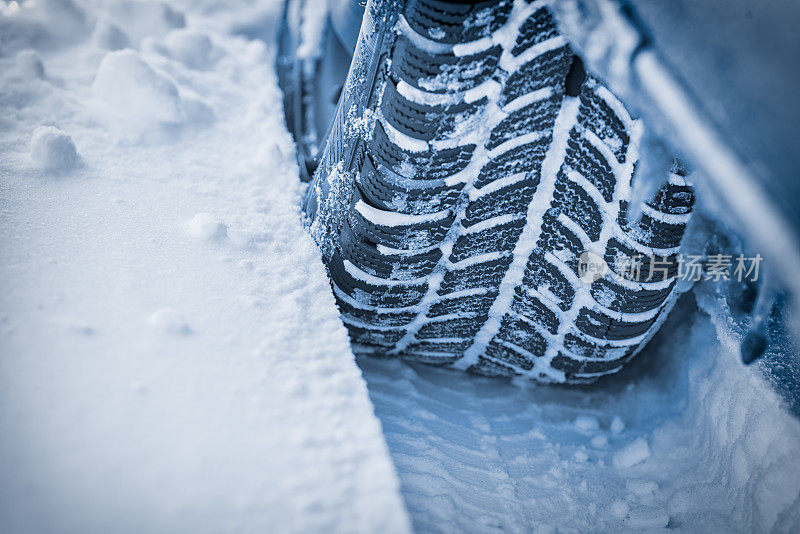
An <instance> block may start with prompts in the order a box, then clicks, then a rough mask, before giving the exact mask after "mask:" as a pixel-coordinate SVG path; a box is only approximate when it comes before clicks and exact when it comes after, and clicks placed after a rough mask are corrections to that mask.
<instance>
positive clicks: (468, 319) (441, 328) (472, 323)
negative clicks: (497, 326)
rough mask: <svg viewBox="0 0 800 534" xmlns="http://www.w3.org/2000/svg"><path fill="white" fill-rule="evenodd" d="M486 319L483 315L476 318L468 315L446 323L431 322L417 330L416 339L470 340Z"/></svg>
mask: <svg viewBox="0 0 800 534" xmlns="http://www.w3.org/2000/svg"><path fill="white" fill-rule="evenodd" d="M486 319H487V316H485V315H484V316H478V317H474V316H472V315H469V316H465V317H458V318H455V319H448V320H446V321H431V322H429V323H427V324H425V325H423V326H422V328H420V329H419V331H418V332H417V339H420V340H423V339H432V338H434V339H435V338H440V337H459V338H471V337H473V336H474V335H475V334H476V333H477V332H478V330H479V329H480V327H481V326H482V325H483V323H485V322H486Z"/></svg>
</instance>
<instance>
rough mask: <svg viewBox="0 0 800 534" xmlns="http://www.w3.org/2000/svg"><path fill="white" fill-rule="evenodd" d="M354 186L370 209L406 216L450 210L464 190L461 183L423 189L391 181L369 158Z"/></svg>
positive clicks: (420, 185)
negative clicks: (356, 186)
mask: <svg viewBox="0 0 800 534" xmlns="http://www.w3.org/2000/svg"><path fill="white" fill-rule="evenodd" d="M389 172H391V171H389ZM386 174H388V173H386ZM356 183H357V185H358V188H359V193H360V194H361V198H362V199H363V200H364V202H366V203H367V204H369V205H370V206H372V207H374V208H378V209H382V210H386V211H394V212H397V213H403V214H409V215H421V214H425V213H435V212H439V211H443V210H446V209H449V208H452V207H453V206H454V205H455V203H456V202H457V201H458V198H459V195H460V193H461V190H462V189H463V187H464V184H463V183H459V184H455V185H452V186H447V185H444V183H443V182H442V183H441V184H440V185H433V186H428V187H426V186H425V184H426V183H425V182H422V183H420V182H415V181H413V180H408V179H404V178H400V180H397V179H392V178H390V177H388V176H386V175H385V174H384V173H381V172H379V171H377V170H376V169H375V165H374V164H373V163H372V159H371V158H370V157H366V158H365V159H364V164H363V166H362V167H361V172H359V174H358V177H357V178H356Z"/></svg>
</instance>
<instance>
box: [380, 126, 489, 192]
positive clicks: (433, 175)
mask: <svg viewBox="0 0 800 534" xmlns="http://www.w3.org/2000/svg"><path fill="white" fill-rule="evenodd" d="M474 150H475V145H467V146H461V147H457V148H448V149H444V150H437V151H432V150H426V151H424V152H411V151H409V150H405V149H403V148H400V147H399V146H397V145H396V144H394V143H393V142H392V141H391V140H389V136H388V135H386V131H385V130H384V129H383V126H382V125H381V123H380V122H378V123H376V124H375V130H374V132H373V136H372V142H371V143H370V152H371V153H372V157H373V159H374V162H375V163H376V164H377V165H378V166H380V165H381V164H383V165H386V166H387V167H388V168H390V169H392V170H393V171H394V172H396V173H397V174H399V175H401V176H405V177H406V178H411V179H414V178H417V177H420V178H425V179H428V180H437V179H441V178H447V177H448V176H452V175H453V174H456V173H458V172H459V171H461V170H463V169H464V167H466V166H467V164H468V163H469V160H470V157H471V156H472V152H473V151H474Z"/></svg>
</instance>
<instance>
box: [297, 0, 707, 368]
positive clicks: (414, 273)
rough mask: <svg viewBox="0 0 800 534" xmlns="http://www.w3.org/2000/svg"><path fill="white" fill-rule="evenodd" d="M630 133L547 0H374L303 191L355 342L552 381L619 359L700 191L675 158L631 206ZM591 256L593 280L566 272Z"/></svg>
mask: <svg viewBox="0 0 800 534" xmlns="http://www.w3.org/2000/svg"><path fill="white" fill-rule="evenodd" d="M642 127H643V126H642V124H641V122H640V121H637V120H634V119H632V118H631V117H630V116H629V115H628V113H627V111H626V110H625V108H624V106H623V105H622V103H621V102H619V101H618V100H617V99H616V98H615V97H614V96H613V95H612V94H611V93H610V92H609V91H608V90H607V89H606V88H605V87H604V86H603V85H602V83H601V82H600V81H599V80H598V79H596V78H594V77H593V76H591V74H588V73H586V72H585V70H584V68H583V62H582V61H581V60H580V58H578V57H577V56H576V55H575V54H574V53H573V51H572V50H571V48H570V46H569V44H568V43H567V42H566V40H565V39H564V38H563V37H562V36H561V35H560V34H559V33H558V30H557V28H556V25H555V21H554V19H553V17H552V16H551V14H550V13H549V11H548V9H547V7H546V6H545V5H544V4H542V3H539V2H532V3H528V2H525V1H516V2H511V1H490V2H482V3H477V4H472V3H470V4H461V3H449V2H442V1H434V0H424V1H423V0H409V1H408V2H405V3H402V4H401V3H392V2H379V3H374V4H371V5H370V6H368V10H367V20H365V23H364V26H363V27H362V33H361V37H360V39H359V43H358V45H357V48H356V53H355V57H354V62H353V65H352V66H351V71H350V74H349V76H348V81H347V84H346V85H345V91H344V95H343V98H342V100H341V101H340V104H339V109H338V111H337V115H336V119H335V120H334V124H333V126H332V128H331V130H330V133H329V137H328V139H327V142H326V146H325V148H324V153H323V156H322V163H321V165H320V167H319V169H318V170H317V173H316V174H315V176H314V182H313V183H312V185H311V187H310V188H309V193H308V196H307V199H306V204H305V210H306V213H307V215H308V216H309V220H310V223H311V230H312V233H313V234H314V236H315V238H316V239H317V242H318V243H319V244H320V246H321V248H322V250H323V252H324V255H325V259H326V263H327V265H328V269H329V273H330V276H331V282H332V286H333V291H334V294H335V295H336V298H337V302H338V303H339V306H340V309H341V311H342V317H343V320H344V322H345V324H346V325H347V327H348V329H349V332H350V335H351V339H352V342H353V346H354V349H355V350H356V351H357V352H358V353H366V354H380V355H394V356H401V357H404V358H408V359H413V360H418V361H423V362H427V363H433V364H439V365H450V366H454V367H457V368H461V369H465V370H469V371H472V372H476V373H480V374H484V375H490V376H516V375H523V376H527V377H531V378H534V379H538V380H543V381H550V382H583V381H591V380H593V379H594V378H596V377H598V376H600V375H603V374H607V373H610V372H614V371H616V370H618V369H619V368H620V367H621V366H622V365H623V364H624V363H625V362H626V361H628V360H629V359H630V358H631V357H633V355H634V354H636V353H637V352H638V350H639V349H640V348H641V347H642V346H643V345H644V343H646V342H647V340H648V339H649V338H650V337H651V336H652V334H653V333H654V332H655V330H656V329H657V328H658V326H659V325H660V323H661V321H662V320H663V319H664V316H665V314H666V313H667V312H668V310H669V309H670V307H671V305H672V303H673V301H674V298H675V279H676V276H677V274H678V272H677V271H678V261H677V253H678V247H679V246H680V241H681V237H682V235H683V231H684V228H685V225H686V223H687V221H688V218H689V214H690V212H691V206H692V202H693V193H692V190H691V187H690V186H689V185H688V184H687V183H686V181H685V179H684V178H683V176H682V175H683V174H685V173H683V172H682V171H681V169H680V168H679V167H676V168H675V173H673V174H672V175H671V176H669V177H665V185H664V187H663V188H662V189H661V190H660V191H659V192H658V194H657V195H656V196H655V197H654V198H653V199H651V200H650V201H649V202H648V204H647V206H645V208H644V209H643V210H641V216H640V217H639V218H637V220H635V221H630V220H629V219H628V215H627V214H628V210H629V206H628V204H629V201H630V195H631V182H632V180H633V178H634V175H635V169H636V161H637V159H638V153H637V151H638V139H639V138H640V136H641V134H642ZM585 252H591V253H593V256H590V257H595V258H598V259H599V258H602V259H603V260H604V261H605V265H606V267H607V268H608V270H607V272H605V273H604V274H603V275H602V276H601V277H600V278H599V279H596V280H594V281H591V280H589V281H588V282H584V281H582V280H581V279H579V276H578V274H579V272H580V271H579V263H580V259H581V257H582V255H584V253H585ZM584 257H585V256H584ZM620 258H635V259H636V260H637V261H639V262H640V265H641V267H640V268H639V271H638V276H637V277H636V279H635V280H630V279H629V278H627V277H626V276H625V272H623V271H622V267H621V266H620V265H621V263H620V261H619V259H620ZM651 259H653V261H654V263H653V268H652V269H650V263H651ZM622 265H624V263H623V264H622Z"/></svg>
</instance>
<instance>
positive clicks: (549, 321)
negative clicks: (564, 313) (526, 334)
mask: <svg viewBox="0 0 800 534" xmlns="http://www.w3.org/2000/svg"><path fill="white" fill-rule="evenodd" d="M511 309H512V310H513V311H514V312H516V313H518V314H520V315H522V316H523V317H525V318H526V319H528V320H530V321H531V322H532V323H537V324H540V325H542V327H544V328H545V329H546V330H547V331H549V332H550V333H551V334H555V333H556V332H558V326H559V325H560V324H561V321H560V319H559V318H558V315H556V313H555V312H554V311H553V310H551V309H550V308H548V307H547V306H546V305H545V304H544V303H543V302H542V301H541V300H539V299H538V298H536V297H535V296H533V295H531V294H530V292H529V291H527V290H526V288H525V287H522V286H517V287H515V288H514V300H513V301H512V302H511Z"/></svg>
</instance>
